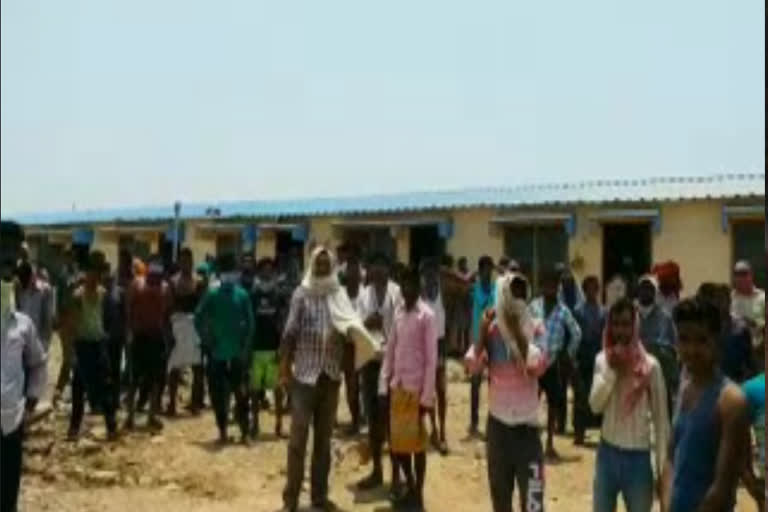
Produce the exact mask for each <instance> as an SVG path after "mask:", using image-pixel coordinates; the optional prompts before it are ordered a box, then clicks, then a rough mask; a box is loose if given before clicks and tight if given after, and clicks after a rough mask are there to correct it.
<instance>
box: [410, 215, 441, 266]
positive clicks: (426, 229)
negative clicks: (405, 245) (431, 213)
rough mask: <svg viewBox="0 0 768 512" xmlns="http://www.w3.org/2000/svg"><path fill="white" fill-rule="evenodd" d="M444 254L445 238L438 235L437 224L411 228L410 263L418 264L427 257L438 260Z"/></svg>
mask: <svg viewBox="0 0 768 512" xmlns="http://www.w3.org/2000/svg"><path fill="white" fill-rule="evenodd" d="M444 254H445V240H444V239H443V238H442V237H440V232H439V230H438V226H437V224H429V225H424V226H413V227H412V228H411V253H410V260H411V261H410V264H411V265H414V266H418V265H419V264H420V263H421V262H422V261H424V260H425V259H429V258H437V259H438V261H439V260H440V259H441V258H442V256H443V255H444Z"/></svg>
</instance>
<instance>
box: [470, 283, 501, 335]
mask: <svg viewBox="0 0 768 512" xmlns="http://www.w3.org/2000/svg"><path fill="white" fill-rule="evenodd" d="M495 305H496V283H495V282H494V281H491V286H490V288H489V289H488V290H486V289H485V287H484V286H483V284H482V282H481V281H480V280H479V279H478V280H477V281H476V282H475V284H474V286H473V287H472V341H473V342H474V343H475V344H477V342H478V341H479V340H480V322H481V321H482V319H483V313H484V312H485V310H486V309H488V308H492V307H494V306H495Z"/></svg>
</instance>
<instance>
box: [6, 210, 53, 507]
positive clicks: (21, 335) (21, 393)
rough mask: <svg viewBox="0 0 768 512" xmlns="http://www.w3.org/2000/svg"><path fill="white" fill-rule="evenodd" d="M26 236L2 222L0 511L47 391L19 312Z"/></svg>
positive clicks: (9, 502)
mask: <svg viewBox="0 0 768 512" xmlns="http://www.w3.org/2000/svg"><path fill="white" fill-rule="evenodd" d="M23 240H24V232H23V230H22V228H21V226H19V225H18V224H16V223H14V222H8V221H0V265H2V267H0V272H2V274H0V278H1V279H2V281H0V324H1V325H0V331H1V332H2V340H1V344H0V374H1V377H0V380H2V393H1V394H0V413H1V414H0V420H1V421H0V431H1V433H2V436H0V440H1V441H0V468H2V469H1V470H0V479H1V482H0V510H2V512H16V510H17V502H18V498H19V487H20V483H21V466H22V464H21V459H22V452H23V450H22V444H23V440H24V423H25V417H26V416H27V415H29V414H31V413H32V412H33V411H34V409H35V406H36V405H37V402H38V400H39V399H40V396H41V395H42V394H43V392H44V391H45V381H46V352H45V350H44V349H43V346H42V344H41V343H40V339H39V337H38V335H37V331H36V329H35V325H34V323H33V322H32V320H30V318H29V317H28V316H26V315H25V314H23V313H20V312H19V311H17V309H16V306H15V304H14V303H15V297H14V283H13V271H14V268H15V266H16V260H17V258H18V255H19V249H20V246H21V242H22V241H23Z"/></svg>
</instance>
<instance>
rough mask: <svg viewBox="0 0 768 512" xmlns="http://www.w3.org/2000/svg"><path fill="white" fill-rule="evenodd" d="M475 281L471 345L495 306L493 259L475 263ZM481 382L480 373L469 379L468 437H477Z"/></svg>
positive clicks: (475, 340)
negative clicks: (486, 312) (488, 312)
mask: <svg viewBox="0 0 768 512" xmlns="http://www.w3.org/2000/svg"><path fill="white" fill-rule="evenodd" d="M477 277H478V278H477V280H476V281H475V284H474V285H473V286H472V292H471V295H472V339H471V341H472V344H473V345H477V343H478V341H479V340H480V324H481V322H482V319H483V314H484V313H485V311H486V310H488V309H490V308H492V307H494V306H495V304H496V283H494V282H493V259H492V258H491V257H490V256H483V257H481V258H480V260H479V261H478V263H477ZM482 382H483V374H482V372H479V373H477V374H476V375H472V377H471V379H470V386H471V387H470V419H469V435H470V437H477V436H479V434H480V432H479V430H478V424H479V423H480V384H481V383H482Z"/></svg>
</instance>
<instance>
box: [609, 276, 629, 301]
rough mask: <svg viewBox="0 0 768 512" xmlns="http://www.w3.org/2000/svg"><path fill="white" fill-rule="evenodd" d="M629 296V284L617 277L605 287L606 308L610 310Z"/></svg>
mask: <svg viewBox="0 0 768 512" xmlns="http://www.w3.org/2000/svg"><path fill="white" fill-rule="evenodd" d="M626 296H627V283H626V281H624V278H623V277H621V276H615V277H614V278H613V279H611V281H610V282H609V283H608V284H607V285H606V286H605V307H606V308H607V309H610V308H611V306H613V305H614V304H615V303H616V302H618V301H619V299H623V298H624V297H626Z"/></svg>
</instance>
